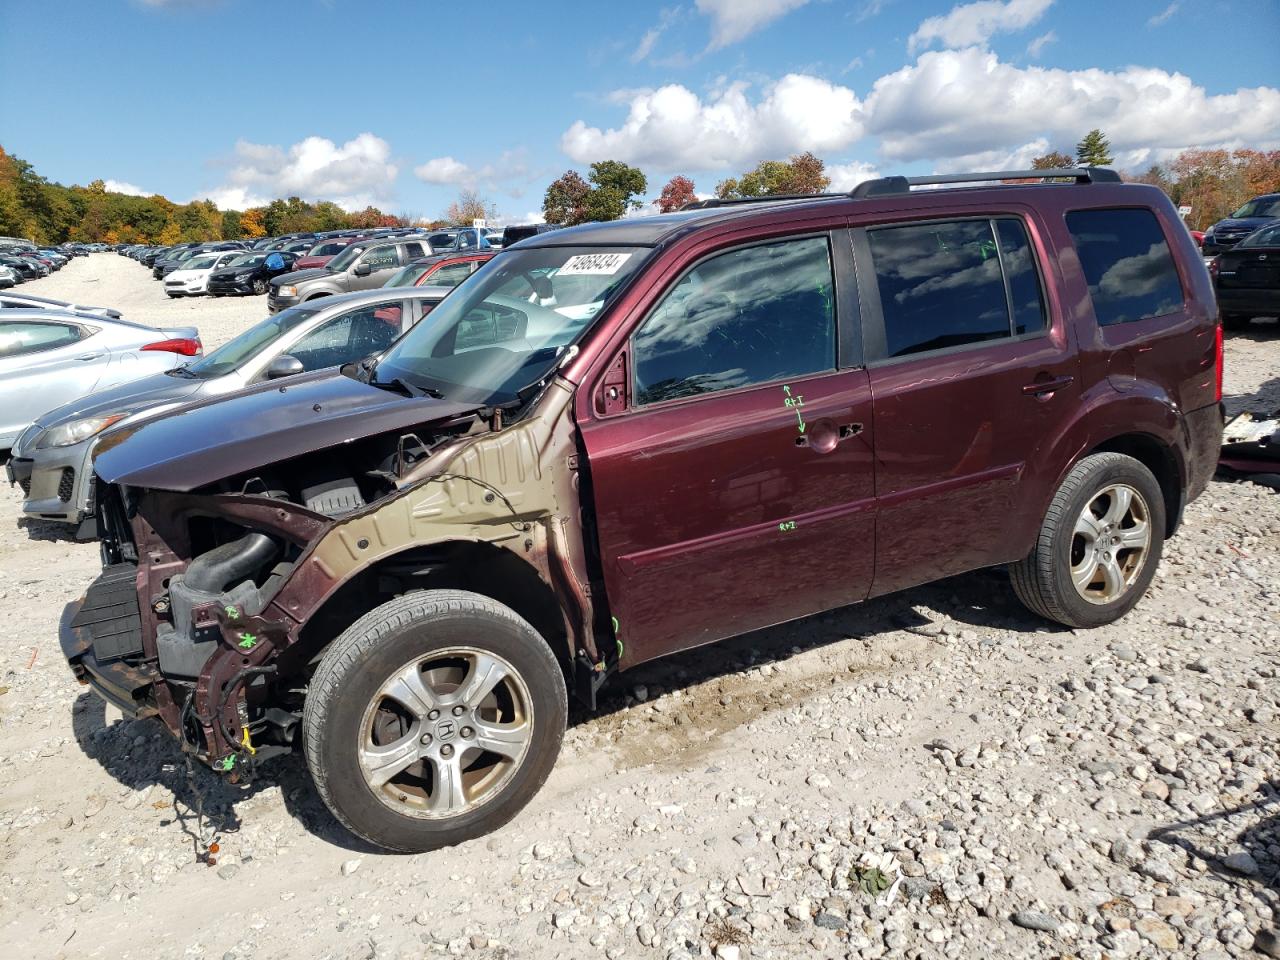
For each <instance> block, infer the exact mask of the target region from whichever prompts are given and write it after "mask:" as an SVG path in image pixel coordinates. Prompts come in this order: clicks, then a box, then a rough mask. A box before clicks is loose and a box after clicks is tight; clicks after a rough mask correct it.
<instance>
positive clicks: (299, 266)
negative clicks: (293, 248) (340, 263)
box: [294, 237, 354, 270]
mask: <svg viewBox="0 0 1280 960" xmlns="http://www.w3.org/2000/svg"><path fill="white" fill-rule="evenodd" d="M353 242H354V241H353V239H352V238H351V237H331V238H330V239H328V240H321V241H320V242H319V243H316V244H314V245H312V247H311V248H310V249H309V250H308V251H307V253H306V256H302V257H299V258H298V262H297V263H295V264H294V269H295V270H311V269H313V268H315V267H323V266H324V265H325V264H326V263H328V262H329V261H330V260H332V259H333V258H334V257H335V256H337V255H338V254H339V253H341V252H342V251H343V250H345V249H346V248H347V247H349V246H351V244H352V243H353Z"/></svg>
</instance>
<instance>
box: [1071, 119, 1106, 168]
mask: <svg viewBox="0 0 1280 960" xmlns="http://www.w3.org/2000/svg"><path fill="white" fill-rule="evenodd" d="M1114 162H1115V159H1114V158H1113V157H1112V156H1111V141H1109V140H1108V139H1107V138H1106V137H1105V136H1103V134H1102V131H1101V130H1099V129H1098V128H1097V127H1094V128H1093V129H1092V130H1090V131H1089V132H1088V133H1086V134H1085V135H1084V139H1083V140H1081V141H1080V142H1079V143H1077V144H1076V163H1078V164H1080V165H1081V166H1082V167H1105V166H1108V165H1109V164H1112V163H1114Z"/></svg>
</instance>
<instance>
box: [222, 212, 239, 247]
mask: <svg viewBox="0 0 1280 960" xmlns="http://www.w3.org/2000/svg"><path fill="white" fill-rule="evenodd" d="M241 235H242V231H241V228H240V213H239V212H238V211H236V210H223V211H222V239H223V240H239V239H240V237H241Z"/></svg>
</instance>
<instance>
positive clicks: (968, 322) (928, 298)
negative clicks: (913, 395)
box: [867, 220, 1009, 357]
mask: <svg viewBox="0 0 1280 960" xmlns="http://www.w3.org/2000/svg"><path fill="white" fill-rule="evenodd" d="M867 239H868V242H869V243H870V245H871V257H872V260H873V262H874V264H875V272H876V281H877V284H878V286H879V289H880V308H881V311H882V312H883V314H884V336H885V352H886V355H887V356H890V357H902V356H907V355H909V354H913V353H922V352H924V351H926V350H940V349H943V348H945V347H956V346H961V345H963V344H967V343H980V342H982V341H985V340H997V339H1000V338H1002V337H1007V336H1009V305H1008V301H1007V300H1006V298H1005V289H1004V278H1003V276H1001V273H1000V256H999V254H998V252H997V249H996V241H995V235H994V233H993V231H992V228H991V222H990V221H988V220H963V221H954V222H947V221H939V222H936V223H918V224H911V225H909V226H903V227H881V228H878V229H875V230H869V231H868V232H867Z"/></svg>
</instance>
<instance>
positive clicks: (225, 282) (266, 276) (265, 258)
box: [205, 250, 297, 297]
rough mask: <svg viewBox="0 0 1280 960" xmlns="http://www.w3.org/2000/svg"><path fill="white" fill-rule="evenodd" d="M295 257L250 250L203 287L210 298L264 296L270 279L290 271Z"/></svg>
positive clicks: (274, 251) (216, 274) (224, 267)
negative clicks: (236, 295)
mask: <svg viewBox="0 0 1280 960" xmlns="http://www.w3.org/2000/svg"><path fill="white" fill-rule="evenodd" d="M296 261H297V257H296V256H295V255H294V254H292V253H281V252H280V251H278V250H271V251H267V250H254V251H250V252H248V253H242V254H241V255H240V256H238V257H236V258H235V259H234V260H232V261H231V262H230V263H228V264H227V265H226V266H223V267H219V268H218V269H217V270H215V271H213V273H211V274H210V275H209V281H208V283H207V284H206V286H205V290H206V292H207V293H208V294H209V295H210V296H214V297H225V296H229V295H231V294H245V293H256V294H262V293H266V292H267V286H268V285H269V284H270V282H271V278H272V277H278V276H280V275H281V274H285V273H288V272H289V271H291V270H292V269H293V265H294V263H295V262H296Z"/></svg>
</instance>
